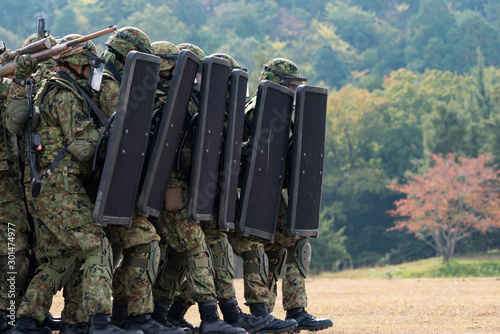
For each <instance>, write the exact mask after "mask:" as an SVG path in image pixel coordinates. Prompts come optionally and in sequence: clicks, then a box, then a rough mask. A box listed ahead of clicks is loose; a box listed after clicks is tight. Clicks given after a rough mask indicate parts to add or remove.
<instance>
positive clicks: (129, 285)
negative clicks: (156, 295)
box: [105, 215, 160, 316]
mask: <svg viewBox="0 0 500 334" xmlns="http://www.w3.org/2000/svg"><path fill="white" fill-rule="evenodd" d="M105 231H106V234H107V236H108V238H109V240H110V242H111V244H112V245H113V246H119V247H120V248H121V249H123V260H122V262H121V263H120V266H119V267H118V268H116V271H115V273H114V275H113V285H112V289H113V299H115V300H120V301H122V302H123V303H126V304H127V305H128V315H130V316H136V315H142V314H150V313H152V312H153V310H154V304H153V287H152V284H151V280H150V278H149V276H148V272H147V268H143V267H140V266H135V265H132V262H133V261H135V260H134V258H136V259H137V258H145V259H148V258H149V253H139V252H135V251H134V247H135V246H139V245H149V244H150V243H151V242H152V241H159V240H160V236H159V235H158V234H157V233H156V229H155V227H154V226H153V224H152V223H151V222H150V221H149V220H148V219H147V218H146V217H142V216H137V215H136V216H134V217H133V220H132V226H131V227H130V228H128V227H124V226H112V225H108V226H107V227H106V228H105Z"/></svg>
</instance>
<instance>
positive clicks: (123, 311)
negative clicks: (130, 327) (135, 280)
mask: <svg viewBox="0 0 500 334" xmlns="http://www.w3.org/2000/svg"><path fill="white" fill-rule="evenodd" d="M127 313H128V305H127V303H126V302H122V301H119V300H117V299H113V307H112V309H111V323H112V324H113V325H115V326H117V327H121V326H122V325H123V323H124V322H125V319H126V318H127Z"/></svg>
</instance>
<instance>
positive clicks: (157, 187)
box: [137, 50, 199, 217]
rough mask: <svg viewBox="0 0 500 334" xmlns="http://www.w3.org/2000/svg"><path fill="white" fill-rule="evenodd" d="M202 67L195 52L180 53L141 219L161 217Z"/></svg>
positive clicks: (141, 202)
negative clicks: (199, 65) (189, 106)
mask: <svg viewBox="0 0 500 334" xmlns="http://www.w3.org/2000/svg"><path fill="white" fill-rule="evenodd" d="M198 63H199V59H198V57H197V56H196V55H195V54H194V53H193V52H191V51H188V50H182V51H181V52H180V53H179V57H178V58H177V61H176V65H175V73H174V76H173V78H172V83H171V85H170V88H169V90H168V97H167V100H166V103H165V104H164V105H163V108H162V115H161V121H160V124H159V126H158V131H157V132H156V134H155V139H154V144H153V148H152V150H151V154H150V155H149V161H148V164H147V169H146V174H145V177H144V182H143V185H142V188H141V191H140V193H139V200H138V203H137V208H138V213H139V214H140V215H143V216H149V215H151V216H153V217H159V216H160V211H161V208H162V206H163V203H164V201H165V192H166V190H167V186H168V181H169V179H170V173H171V172H172V168H173V165H174V161H175V157H176V155H177V152H178V148H179V142H180V140H181V135H182V130H183V125H184V120H185V118H186V113H187V110H188V104H189V99H190V96H191V92H192V89H193V83H194V78H195V76H196V71H197V68H198Z"/></svg>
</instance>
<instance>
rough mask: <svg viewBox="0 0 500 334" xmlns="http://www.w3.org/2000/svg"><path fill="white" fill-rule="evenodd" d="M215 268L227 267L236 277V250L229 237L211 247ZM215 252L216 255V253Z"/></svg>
mask: <svg viewBox="0 0 500 334" xmlns="http://www.w3.org/2000/svg"><path fill="white" fill-rule="evenodd" d="M210 250H211V251H212V256H213V265H214V268H225V269H227V271H228V272H229V274H230V275H231V277H232V278H234V252H233V247H232V246H231V244H230V243H229V240H228V239H227V238H224V239H223V240H221V241H219V242H217V243H216V244H215V245H213V246H212V247H210ZM214 254H215V255H214Z"/></svg>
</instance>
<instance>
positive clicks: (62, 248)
mask: <svg viewBox="0 0 500 334" xmlns="http://www.w3.org/2000/svg"><path fill="white" fill-rule="evenodd" d="M78 37H81V36H80V35H68V36H66V37H65V38H63V40H72V39H76V38H78ZM95 52H96V49H95V45H94V44H93V43H92V42H90V41H88V42H82V43H80V44H78V45H76V46H74V47H73V48H72V49H71V50H70V51H68V52H66V53H63V54H61V55H60V57H59V58H58V60H57V64H58V66H59V69H60V70H59V71H58V72H57V73H56V74H55V75H54V76H53V77H51V78H50V79H49V80H47V81H45V82H44V84H43V85H42V87H41V88H40V89H39V91H38V93H37V96H36V99H35V103H34V104H35V108H36V109H37V110H39V111H40V120H39V124H38V126H37V129H36V133H37V134H38V135H39V136H40V139H41V143H42V147H41V149H40V151H39V153H38V154H37V165H36V166H37V169H38V171H40V172H43V173H44V175H45V176H46V177H47V178H46V180H45V181H44V183H43V186H42V188H41V192H40V194H39V196H38V197H30V198H29V201H30V202H31V204H30V205H31V206H32V207H33V208H34V210H35V213H36V215H35V216H36V217H37V221H36V226H37V233H38V235H39V236H41V235H43V241H42V242H40V244H39V245H38V249H37V251H38V252H39V254H38V257H39V258H40V259H44V260H45V262H44V263H43V264H42V265H41V266H40V267H39V272H38V273H37V275H36V276H35V277H34V278H33V280H32V281H31V283H30V286H29V288H28V291H27V292H26V294H25V296H24V298H23V301H22V303H21V306H20V307H19V311H18V313H17V316H18V321H17V324H16V326H15V327H14V329H13V331H12V334H18V333H46V331H45V330H41V329H39V328H38V329H37V328H36V324H37V323H40V322H41V321H42V320H43V313H41V312H40V311H44V310H46V309H47V308H48V307H50V302H51V299H50V300H47V299H46V296H47V293H48V292H49V293H50V294H52V295H53V294H55V293H56V292H57V291H59V290H61V289H62V288H64V291H63V295H64V297H65V307H64V309H63V312H62V320H63V322H64V325H63V328H62V330H61V333H81V332H87V331H88V332H89V333H99V334H101V333H102V334H114V333H117V334H118V333H135V334H140V333H142V332H141V331H130V332H127V331H124V330H122V329H119V328H117V327H115V326H113V325H112V324H111V322H110V320H109V316H108V315H109V314H110V313H111V299H110V297H111V293H110V291H111V276H112V259H111V247H110V245H109V242H108V239H107V238H106V236H105V234H104V231H103V230H102V228H100V227H98V226H96V225H95V222H94V220H93V207H94V204H93V202H92V201H91V199H90V197H89V196H88V194H87V193H86V191H85V187H84V184H85V181H86V179H87V178H88V177H90V176H91V166H90V159H91V157H92V155H93V151H94V148H95V144H96V140H97V138H98V136H99V132H98V131H97V130H96V124H94V121H93V118H92V117H91V112H90V107H89V102H90V99H91V98H90V97H89V96H88V94H91V93H90V91H89V90H88V88H87V79H88V76H89V70H90V67H89V58H93V57H97V56H96V55H95ZM94 112H95V111H94ZM28 188H29V187H28ZM27 190H28V191H27V193H31V191H29V190H31V189H27ZM39 240H42V239H39ZM87 322H89V323H90V326H88V325H87V326H86V324H87ZM48 333H50V330H49V332H48Z"/></svg>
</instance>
